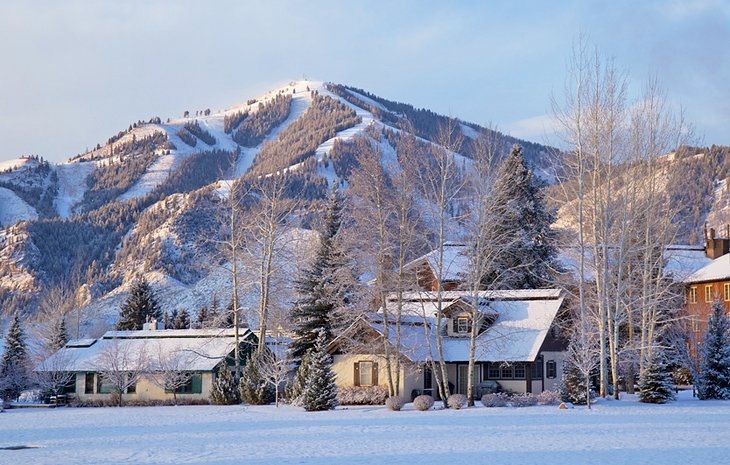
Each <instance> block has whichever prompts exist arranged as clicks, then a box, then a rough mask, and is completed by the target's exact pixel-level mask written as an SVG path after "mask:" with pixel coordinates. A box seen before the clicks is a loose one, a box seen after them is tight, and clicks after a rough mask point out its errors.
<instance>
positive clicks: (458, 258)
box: [405, 242, 469, 282]
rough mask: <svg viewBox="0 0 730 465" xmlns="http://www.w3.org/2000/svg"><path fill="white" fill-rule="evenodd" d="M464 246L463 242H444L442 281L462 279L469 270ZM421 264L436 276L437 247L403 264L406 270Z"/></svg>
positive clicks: (437, 262)
mask: <svg viewBox="0 0 730 465" xmlns="http://www.w3.org/2000/svg"><path fill="white" fill-rule="evenodd" d="M465 252H466V246H465V245H463V244H454V243H450V242H447V243H446V244H444V258H443V267H442V274H441V276H442V278H441V279H442V280H443V281H451V282H457V281H463V280H464V279H466V275H467V273H468V271H469V257H467V256H466V254H465ZM422 265H428V267H429V268H430V269H431V271H432V272H433V274H434V276H436V274H437V273H436V270H438V265H439V255H438V249H436V250H433V251H431V252H429V253H427V254H426V255H422V256H420V257H418V258H416V259H415V260H412V261H411V262H409V263H407V264H406V265H405V269H406V270H412V269H414V268H417V267H419V266H422Z"/></svg>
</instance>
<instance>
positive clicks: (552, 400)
mask: <svg viewBox="0 0 730 465" xmlns="http://www.w3.org/2000/svg"><path fill="white" fill-rule="evenodd" d="M537 403H538V404H540V405H558V404H559V403H560V392H558V391H542V392H541V393H540V394H538V395H537Z"/></svg>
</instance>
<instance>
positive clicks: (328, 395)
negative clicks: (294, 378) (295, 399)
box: [301, 331, 337, 412]
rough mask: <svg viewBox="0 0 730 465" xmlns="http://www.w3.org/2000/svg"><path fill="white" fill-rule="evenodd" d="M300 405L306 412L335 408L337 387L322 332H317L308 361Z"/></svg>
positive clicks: (324, 335)
mask: <svg viewBox="0 0 730 465" xmlns="http://www.w3.org/2000/svg"><path fill="white" fill-rule="evenodd" d="M301 399H302V405H303V406H304V409H305V410H306V411H308V412H314V411H320V410H333V409H334V408H335V407H336V406H337V385H336V384H335V374H334V372H333V371H332V357H330V354H328V353H327V340H326V334H325V332H324V331H319V334H318V335H317V340H316V342H315V346H314V350H313V351H312V353H311V357H310V359H309V368H308V377H307V384H306V385H305V387H304V391H303V392H302V396H301Z"/></svg>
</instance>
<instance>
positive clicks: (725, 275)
mask: <svg viewBox="0 0 730 465" xmlns="http://www.w3.org/2000/svg"><path fill="white" fill-rule="evenodd" d="M725 279H730V254H725V255H723V256H721V257H718V258H716V259H714V260H712V261H711V262H710V263H709V264H708V265H706V266H704V267H702V268H700V269H699V270H697V271H695V272H694V273H692V274H690V275H689V276H688V277H687V278H686V279H685V280H684V282H685V283H701V282H707V281H722V280H725Z"/></svg>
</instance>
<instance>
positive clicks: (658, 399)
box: [639, 350, 674, 404]
mask: <svg viewBox="0 0 730 465" xmlns="http://www.w3.org/2000/svg"><path fill="white" fill-rule="evenodd" d="M639 388H640V389H641V392H640V393H639V400H640V401H641V402H646V403H650V404H664V403H666V402H667V401H670V400H674V386H673V385H672V374H671V373H670V372H669V369H668V368H667V364H666V362H665V360H664V354H662V353H660V352H659V351H658V350H657V351H655V353H654V355H653V357H652V358H651V360H649V366H648V367H647V368H646V371H645V372H644V375H643V376H642V377H641V379H640V380H639Z"/></svg>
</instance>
